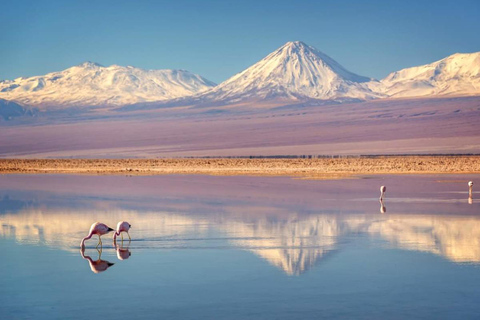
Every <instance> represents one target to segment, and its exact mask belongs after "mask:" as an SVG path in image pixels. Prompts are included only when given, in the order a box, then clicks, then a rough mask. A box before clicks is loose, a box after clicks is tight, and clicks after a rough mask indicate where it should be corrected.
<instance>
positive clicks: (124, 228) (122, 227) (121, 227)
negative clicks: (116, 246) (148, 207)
mask: <svg viewBox="0 0 480 320" xmlns="http://www.w3.org/2000/svg"><path fill="white" fill-rule="evenodd" d="M131 227H132V225H131V224H130V223H128V222H127V221H120V222H119V223H118V224H117V231H115V233H114V234H113V242H115V241H117V236H119V235H120V234H121V233H122V232H126V233H127V235H128V238H129V239H130V240H132V238H130V234H129V233H128V230H130V228H131ZM122 241H123V235H122Z"/></svg>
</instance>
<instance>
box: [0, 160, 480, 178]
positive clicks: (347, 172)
mask: <svg viewBox="0 0 480 320" xmlns="http://www.w3.org/2000/svg"><path fill="white" fill-rule="evenodd" d="M54 173H62V174H92V175H99V174H102V175H103V174H117V175H164V174H206V175H257V176H294V177H301V178H307V179H331V178H336V177H338V178H341V177H347V176H355V175H363V174H445V173H451V174H453V173H480V156H445V157H444V156H442V157H438V156H436V157H432V156H398V157H397V156H395V157H375V158H336V159H330V158H328V159H327V158H322V159H91V160H90V159H46V160H43V159H42V160H40V159H37V160H27V159H0V174H54Z"/></svg>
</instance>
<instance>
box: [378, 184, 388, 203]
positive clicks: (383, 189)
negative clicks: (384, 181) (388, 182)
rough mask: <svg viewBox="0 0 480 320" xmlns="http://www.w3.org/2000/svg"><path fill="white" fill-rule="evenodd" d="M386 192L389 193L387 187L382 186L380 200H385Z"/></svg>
mask: <svg viewBox="0 0 480 320" xmlns="http://www.w3.org/2000/svg"><path fill="white" fill-rule="evenodd" d="M385 191H387V187H385V186H381V187H380V200H383V196H384V195H385Z"/></svg>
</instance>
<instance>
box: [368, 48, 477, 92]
mask: <svg viewBox="0 0 480 320" xmlns="http://www.w3.org/2000/svg"><path fill="white" fill-rule="evenodd" d="M380 83H381V85H380V86H377V90H378V91H380V92H381V93H384V94H386V95H388V96H390V97H394V98H400V97H416V96H433V95H435V96H438V95H479V94H480V52H476V53H456V54H453V55H451V56H448V57H446V58H444V59H442V60H439V61H436V62H433V63H431V64H427V65H423V66H418V67H413V68H406V69H403V70H400V71H397V72H393V73H391V74H389V75H388V76H387V77H386V78H385V79H383V80H381V82H380ZM371 88H372V90H375V89H374V88H373V87H371Z"/></svg>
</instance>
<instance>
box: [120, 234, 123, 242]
mask: <svg viewBox="0 0 480 320" xmlns="http://www.w3.org/2000/svg"><path fill="white" fill-rule="evenodd" d="M120 235H121V236H122V241H123V233H120Z"/></svg>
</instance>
